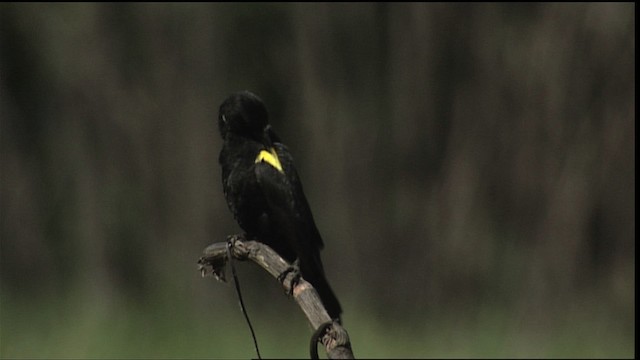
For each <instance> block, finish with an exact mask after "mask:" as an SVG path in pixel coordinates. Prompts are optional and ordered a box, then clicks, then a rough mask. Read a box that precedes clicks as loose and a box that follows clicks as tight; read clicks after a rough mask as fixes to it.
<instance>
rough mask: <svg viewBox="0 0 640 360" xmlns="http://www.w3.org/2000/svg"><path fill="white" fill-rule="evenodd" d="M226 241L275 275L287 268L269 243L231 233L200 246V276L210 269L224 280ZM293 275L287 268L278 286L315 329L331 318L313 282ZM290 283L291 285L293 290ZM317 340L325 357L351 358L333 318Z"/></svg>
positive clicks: (237, 255) (343, 332)
mask: <svg viewBox="0 0 640 360" xmlns="http://www.w3.org/2000/svg"><path fill="white" fill-rule="evenodd" d="M229 242H230V243H231V254H232V255H233V257H234V258H236V259H238V260H241V261H244V260H247V259H249V260H251V261H253V262H255V263H256V264H258V265H260V267H262V268H263V269H265V270H267V271H268V272H269V274H271V276H273V277H274V278H276V279H278V278H279V277H280V275H281V274H284V273H285V272H286V271H288V270H289V269H290V268H291V265H290V264H289V263H288V262H287V261H285V260H284V259H283V258H282V257H280V255H278V253H276V252H275V251H273V250H272V249H271V248H270V247H269V246H267V245H265V244H263V243H260V242H257V241H246V240H244V238H243V236H242V235H232V236H230V237H229V241H228V242H219V243H215V244H211V245H209V246H207V248H206V249H204V256H203V257H201V258H200V260H198V264H199V265H200V271H201V273H202V275H203V276H205V275H206V274H207V273H209V272H210V273H211V274H213V276H214V277H215V278H216V279H218V280H220V281H226V280H225V274H224V266H225V265H226V263H227V261H228V258H227V246H228V244H229ZM294 278H295V274H293V273H292V272H289V273H288V274H287V275H286V277H285V278H284V279H283V281H282V286H283V287H284V290H285V291H286V293H287V294H293V298H294V299H295V301H296V302H297V303H298V305H299V306H300V308H301V309H302V311H303V312H304V314H305V315H306V316H307V319H308V320H309V323H311V326H312V327H313V329H314V330H318V329H319V328H320V327H321V326H324V325H326V323H328V322H332V320H331V318H330V317H329V314H328V313H327V311H326V309H325V308H324V306H323V305H322V301H321V300H320V296H318V293H317V292H316V290H315V289H314V288H313V286H312V285H311V284H310V283H309V282H307V281H305V280H304V279H303V278H302V277H300V278H299V279H298V281H297V282H294V281H293V280H294ZM292 283H293V284H292ZM292 285H293V286H294V288H293V291H292V289H291V287H292ZM320 341H321V342H322V344H323V345H324V347H325V350H326V351H327V356H328V357H329V359H353V352H352V350H351V342H350V341H349V335H348V334H347V331H346V330H345V329H344V328H343V327H342V326H341V325H340V323H339V322H337V321H333V322H332V323H331V325H328V326H327V331H325V332H324V334H321V336H320Z"/></svg>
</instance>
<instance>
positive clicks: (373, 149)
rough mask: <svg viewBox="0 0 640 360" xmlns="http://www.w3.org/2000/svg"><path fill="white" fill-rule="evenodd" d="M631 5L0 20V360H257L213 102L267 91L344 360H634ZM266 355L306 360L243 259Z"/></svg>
mask: <svg viewBox="0 0 640 360" xmlns="http://www.w3.org/2000/svg"><path fill="white" fill-rule="evenodd" d="M634 12H635V4H633V3H625V4H614V3H607V4H597V3H591V4H506V3H502V4H472V5H470V4H431V3H430V4H421V3H410V4H403V3H396V4H385V3H375V4H371V3H369V4H367V3H362V4H348V3H342V4H295V3H283V4H267V3H264V4H89V3H83V4H12V3H2V4H0V44H1V48H0V66H1V68H0V69H1V73H0V136H1V138H0V139H1V144H0V149H1V151H2V152H1V164H2V168H1V170H2V174H1V175H2V176H1V183H0V211H1V213H0V218H1V224H0V236H1V240H2V242H1V248H0V260H1V275H0V280H1V292H0V301H1V307H0V321H1V323H0V326H1V329H0V330H1V332H0V349H1V352H0V355H1V356H2V357H3V358H60V357H62V358H243V357H252V356H255V353H254V351H253V347H252V343H251V338H250V335H249V330H248V328H247V327H246V324H245V323H244V320H243V318H242V315H241V313H240V310H239V307H238V304H237V298H236V294H235V292H234V289H233V287H232V286H229V285H225V284H221V283H218V282H215V281H214V280H213V279H212V278H204V279H203V278H201V277H200V274H199V272H198V271H197V266H196V260H197V259H198V258H199V257H200V256H201V253H202V250H203V249H204V248H205V247H206V246H207V245H208V244H210V243H213V242H217V241H223V240H224V239H225V237H226V236H227V235H228V234H233V233H237V232H239V228H238V226H237V225H236V224H235V222H234V221H233V218H232V216H231V214H230V212H229V210H228V209H227V205H226V203H225V201H224V198H223V194H222V185H221V180H220V176H221V175H220V169H219V166H218V164H217V158H218V152H219V151H220V148H221V145H222V142H221V139H220V137H219V134H218V132H217V125H216V121H217V120H216V119H217V109H218V106H219V104H220V103H221V102H222V101H223V100H224V98H225V97H226V96H227V95H228V94H230V93H231V92H234V91H237V90H242V89H248V90H251V91H253V92H255V93H257V94H258V95H259V96H261V97H262V98H263V100H264V101H265V103H266V105H267V107H268V109H269V111H270V116H271V122H272V124H273V126H274V128H275V129H276V131H277V132H278V133H279V135H280V137H281V138H282V139H283V140H284V142H285V143H287V144H288V145H289V147H290V149H291V151H292V152H293V154H294V156H295V158H296V161H297V166H298V170H299V173H300V176H301V178H302V181H303V183H304V186H305V191H306V194H307V197H308V199H309V202H310V205H311V208H312V210H313V212H314V216H315V220H316V223H317V225H318V227H319V229H320V232H321V233H322V234H323V237H324V240H325V243H326V248H325V250H324V251H323V253H322V255H323V261H324V264H325V267H326V271H327V273H328V278H329V279H330V282H331V283H332V284H333V287H334V290H335V291H336V293H337V294H338V296H339V298H340V299H341V301H342V303H343V307H344V311H345V312H344V324H345V327H346V329H347V330H348V331H349V334H350V337H351V340H352V343H353V349H354V353H355V355H356V357H361V358H364V357H369V358H371V357H405V358H407V357H409V358H424V357H474V358H475V357H590V358H593V357H597V358H600V357H633V356H634V354H635V344H634V336H635V324H634V319H635V306H634V301H635V295H634V293H635V275H634V269H635V223H634V217H635V200H634V198H635V155H634V149H635V35H634V28H635V16H634ZM238 270H239V273H240V274H239V275H240V280H241V284H242V287H243V290H244V296H245V302H246V303H247V307H248V312H249V315H250V316H251V318H252V320H253V323H254V326H255V328H256V332H257V336H258V341H259V343H260V345H261V349H262V354H263V356H265V357H306V356H308V353H307V347H308V345H307V342H308V338H309V336H310V334H311V329H310V327H309V326H308V325H307V323H306V320H305V318H304V316H303V315H302V313H301V312H300V311H299V309H298V308H297V307H296V305H295V304H294V302H293V301H291V300H290V299H287V297H286V296H285V295H284V294H283V292H282V290H281V289H280V286H279V285H278V284H277V282H276V281H275V280H273V279H272V278H270V277H269V276H268V275H266V273H264V272H263V271H261V270H259V269H258V268H257V267H256V266H255V265H253V264H249V263H242V264H239V265H238Z"/></svg>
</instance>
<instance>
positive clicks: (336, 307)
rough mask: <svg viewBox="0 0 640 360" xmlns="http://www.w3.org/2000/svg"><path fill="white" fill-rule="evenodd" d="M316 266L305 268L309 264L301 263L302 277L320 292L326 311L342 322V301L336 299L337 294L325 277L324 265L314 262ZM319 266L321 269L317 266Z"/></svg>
mask: <svg viewBox="0 0 640 360" xmlns="http://www.w3.org/2000/svg"><path fill="white" fill-rule="evenodd" d="M312 263H315V264H316V266H311V269H309V268H305V267H306V266H305V265H307V264H304V261H303V262H301V263H300V270H301V272H302V277H303V278H304V279H305V280H307V281H308V282H310V283H311V285H313V287H314V288H315V289H316V291H317V292H318V295H319V296H320V300H322V304H323V305H324V307H325V309H327V313H329V316H330V317H331V318H332V319H337V320H340V315H341V314H342V307H341V306H340V301H338V298H337V297H336V294H335V293H334V292H333V290H332V289H331V286H329V282H328V281H327V278H326V277H325V275H324V269H322V265H321V263H319V262H315V261H313V262H312ZM318 264H320V265H319V267H318V266H317V265H318Z"/></svg>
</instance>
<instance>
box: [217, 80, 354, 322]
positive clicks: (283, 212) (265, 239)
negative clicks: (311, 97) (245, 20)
mask: <svg viewBox="0 0 640 360" xmlns="http://www.w3.org/2000/svg"><path fill="white" fill-rule="evenodd" d="M218 127H219V128H220V135H222V138H223V139H224V145H223V147H222V151H221V152H220V158H219V162H220V165H221V167H222V186H223V190H224V195H225V198H226V200H227V204H228V205H229V208H230V209H231V212H232V213H233V215H234V217H235V219H236V221H237V222H238V224H239V225H240V227H241V228H242V229H243V230H244V231H245V232H246V234H247V237H248V238H249V239H254V240H257V241H260V242H262V243H264V244H266V245H268V246H269V247H271V248H272V249H273V250H275V251H276V252H277V253H278V254H280V256H282V257H283V258H284V259H285V260H287V261H289V262H297V264H298V267H299V269H300V273H301V275H302V277H303V278H304V279H305V280H307V281H309V282H310V283H311V284H312V285H313V287H314V288H315V289H316V291H317V292H318V294H319V295H320V298H321V299H322V302H323V304H324V306H325V308H326V309H327V312H328V313H329V316H331V318H333V319H340V314H341V313H342V309H341V307H340V303H339V302H338V299H337V298H336V296H335V294H334V293H333V291H332V290H331V287H330V286H329V283H328V282H327V279H326V277H325V274H324V269H323V267H322V262H321V260H320V250H321V249H322V247H323V242H322V238H321V237H320V233H319V232H318V229H317V228H316V224H315V222H314V221H313V215H312V214H311V210H310V209H309V204H308V203H307V198H306V197H305V195H304V192H303V190H302V183H301V182H300V178H299V177H298V173H297V171H296V168H295V166H294V164H293V157H292V156H291V153H289V150H288V149H287V147H286V146H285V145H284V144H283V143H282V142H281V141H280V139H279V138H278V136H277V135H276V134H275V132H274V131H273V129H272V128H271V125H269V119H268V114H267V109H266V108H265V106H264V104H263V102H262V100H260V98H259V97H258V96H256V95H255V94H253V93H251V92H248V91H243V92H238V93H235V94H232V95H231V96H229V97H228V98H227V99H226V100H225V101H224V102H223V103H222V105H220V112H219V115H218Z"/></svg>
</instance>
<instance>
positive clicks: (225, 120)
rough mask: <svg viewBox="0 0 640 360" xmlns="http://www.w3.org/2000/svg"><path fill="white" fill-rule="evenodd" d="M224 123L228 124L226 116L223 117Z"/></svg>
mask: <svg viewBox="0 0 640 360" xmlns="http://www.w3.org/2000/svg"><path fill="white" fill-rule="evenodd" d="M222 122H223V123H225V124H226V123H227V117H226V116H224V115H222Z"/></svg>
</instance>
